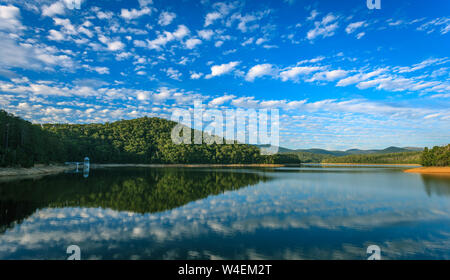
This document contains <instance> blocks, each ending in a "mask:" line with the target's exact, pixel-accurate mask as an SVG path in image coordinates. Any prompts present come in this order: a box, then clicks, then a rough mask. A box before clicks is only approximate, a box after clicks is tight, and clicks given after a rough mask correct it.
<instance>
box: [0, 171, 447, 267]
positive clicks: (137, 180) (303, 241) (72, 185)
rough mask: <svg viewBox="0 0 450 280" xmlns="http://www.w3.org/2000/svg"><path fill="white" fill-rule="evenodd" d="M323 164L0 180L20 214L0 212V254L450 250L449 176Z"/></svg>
mask: <svg viewBox="0 0 450 280" xmlns="http://www.w3.org/2000/svg"><path fill="white" fill-rule="evenodd" d="M322 170H323V171H324V172H319V171H318V170H316V169H314V168H312V169H301V170H298V169H297V170H295V169H292V170H288V171H286V170H283V169H282V170H278V169H277V170H275V169H274V170H270V169H265V170H248V169H247V170H245V169H223V170H203V169H154V170H145V169H144V170H136V169H130V170H124V171H119V170H104V171H96V170H94V172H93V173H92V174H91V176H90V177H89V178H88V179H83V178H80V176H71V175H64V176H56V177H49V178H46V179H45V180H41V181H31V182H30V181H22V182H17V183H16V184H17V185H11V184H4V185H0V197H1V199H0V201H2V202H3V201H5V204H4V206H3V208H2V209H17V211H16V212H15V213H22V214H21V215H16V216H11V217H7V216H5V221H6V223H8V222H9V228H8V229H6V230H5V231H4V233H3V234H0V259H2V258H6V259H21V258H50V259H63V258H65V255H64V252H65V248H66V247H67V245H68V244H77V245H79V246H80V247H81V248H82V252H83V253H82V255H83V256H84V257H85V258H92V259H139V258H141V259H305V258H306V259H365V258H366V255H365V252H366V250H365V249H366V248H367V246H368V245H370V244H376V245H379V246H380V247H381V249H382V256H383V258H388V259H395V258H398V259H408V258H412V259H447V258H450V250H449V248H450V203H449V202H450V198H449V196H448V195H447V194H446V193H445V192H442V191H441V189H442V188H443V186H445V185H447V186H448V185H449V184H450V180H445V179H442V180H438V183H436V180H434V179H433V178H431V180H428V181H427V182H425V181H424V180H423V179H422V177H421V176H418V175H416V174H406V173H403V172H402V171H401V170H398V169H384V170H383V169H373V168H367V169H358V171H357V172H355V171H354V170H352V169H351V168H347V169H338V170H336V169H333V168H331V169H322ZM430 182H431V183H430ZM24 183H26V184H24ZM27 184H28V185H27ZM427 184H428V185H431V187H427V186H428V185H427ZM244 186H250V187H244ZM436 186H440V187H439V188H436ZM36 187H37V188H36ZM18 189H21V191H20V192H17V191H15V190H18ZM427 189H429V190H430V193H432V194H433V195H431V196H430V195H429V194H427V192H426V191H427ZM436 189H439V190H440V191H436ZM443 193H444V194H443ZM434 194H437V195H434ZM3 195H5V196H3ZM3 198H5V199H3ZM11 201H13V202H14V203H16V204H11ZM22 202H26V203H28V204H26V203H22ZM7 203H9V204H7ZM4 212H5V211H4V210H2V213H4ZM8 213H10V212H8ZM2 215H3V214H2ZM19 220H20V222H18V221H19ZM11 223H12V224H11Z"/></svg>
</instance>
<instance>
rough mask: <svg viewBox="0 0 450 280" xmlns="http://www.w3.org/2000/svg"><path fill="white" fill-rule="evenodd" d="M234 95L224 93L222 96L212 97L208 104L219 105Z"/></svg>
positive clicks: (211, 105)
mask: <svg viewBox="0 0 450 280" xmlns="http://www.w3.org/2000/svg"><path fill="white" fill-rule="evenodd" d="M235 97H236V96H234V95H224V96H220V97H217V98H214V99H213V100H211V101H210V102H209V106H210V107H216V106H220V105H222V104H224V103H225V102H228V101H230V100H232V99H233V98H235Z"/></svg>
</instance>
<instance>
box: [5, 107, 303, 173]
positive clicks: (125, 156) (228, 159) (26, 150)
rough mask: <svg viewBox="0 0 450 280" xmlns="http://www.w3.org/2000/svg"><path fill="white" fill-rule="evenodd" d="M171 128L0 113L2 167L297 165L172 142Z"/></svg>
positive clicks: (142, 121) (237, 150) (246, 151)
mask: <svg viewBox="0 0 450 280" xmlns="http://www.w3.org/2000/svg"><path fill="white" fill-rule="evenodd" d="M175 125H176V123H175V122H173V121H168V120H165V119H161V118H155V117H153V118H149V117H143V118H138V119H132V120H120V121H116V122H111V123H109V122H107V123H104V124H42V125H37V124H32V123H30V122H28V121H25V120H23V119H21V118H19V117H16V116H14V115H12V114H9V113H7V112H6V111H3V110H0V136H1V137H2V142H1V147H0V166H3V167H5V166H22V167H30V166H33V165H34V164H37V163H44V164H49V163H61V162H65V161H82V159H83V158H84V157H86V156H88V157H89V158H90V159H91V161H92V162H95V163H168V164H170V163H204V164H264V163H269V164H276V163H300V160H299V159H298V157H296V156H292V155H279V154H277V155H262V154H261V153H260V149H259V148H258V147H256V146H254V145H247V144H238V143H234V144H201V145H193V144H174V143H173V142H172V140H171V137H170V134H171V131H172V128H173V127H174V126H175ZM191 135H194V133H193V130H192V131H191Z"/></svg>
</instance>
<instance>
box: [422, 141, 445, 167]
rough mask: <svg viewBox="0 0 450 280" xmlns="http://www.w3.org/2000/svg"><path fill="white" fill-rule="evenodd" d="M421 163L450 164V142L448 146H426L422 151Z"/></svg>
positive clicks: (425, 164)
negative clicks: (429, 147)
mask: <svg viewBox="0 0 450 280" xmlns="http://www.w3.org/2000/svg"><path fill="white" fill-rule="evenodd" d="M421 164H422V165H423V166H450V144H448V145H447V146H442V147H439V146H434V147H433V148H432V149H428V148H425V149H424V150H423V152H422V157H421Z"/></svg>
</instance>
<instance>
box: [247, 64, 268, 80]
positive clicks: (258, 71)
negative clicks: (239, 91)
mask: <svg viewBox="0 0 450 280" xmlns="http://www.w3.org/2000/svg"><path fill="white" fill-rule="evenodd" d="M274 72H275V70H274V69H273V65H272V64H259V65H255V66H253V67H252V68H250V70H249V71H248V72H247V75H246V76H245V80H247V81H249V82H253V81H254V80H255V78H258V77H262V76H266V75H273V74H274Z"/></svg>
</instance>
